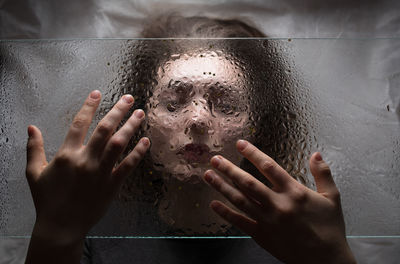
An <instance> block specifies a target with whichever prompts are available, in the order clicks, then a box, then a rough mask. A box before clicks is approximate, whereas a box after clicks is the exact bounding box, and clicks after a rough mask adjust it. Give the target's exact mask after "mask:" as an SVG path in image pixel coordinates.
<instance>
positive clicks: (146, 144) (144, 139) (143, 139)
mask: <svg viewBox="0 0 400 264" xmlns="http://www.w3.org/2000/svg"><path fill="white" fill-rule="evenodd" d="M142 144H143V145H145V146H146V147H147V146H148V145H150V140H149V139H148V138H142Z"/></svg>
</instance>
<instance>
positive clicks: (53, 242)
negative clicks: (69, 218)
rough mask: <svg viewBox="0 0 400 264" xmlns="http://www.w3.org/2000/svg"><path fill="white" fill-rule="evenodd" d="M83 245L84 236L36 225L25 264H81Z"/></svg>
mask: <svg viewBox="0 0 400 264" xmlns="http://www.w3.org/2000/svg"><path fill="white" fill-rule="evenodd" d="M83 243H84V235H73V234H67V233H64V234H63V233H62V232H60V231H59V230H51V229H49V228H47V227H45V226H44V225H41V224H39V223H36V224H35V227H34V229H33V232H32V236H31V240H30V243H29V249H28V254H27V257H26V260H25V263H26V264H34V263H41V264H47V263H52V264H53V263H60V264H61V263H68V264H70V263H79V262H80V260H81V257H82V251H83Z"/></svg>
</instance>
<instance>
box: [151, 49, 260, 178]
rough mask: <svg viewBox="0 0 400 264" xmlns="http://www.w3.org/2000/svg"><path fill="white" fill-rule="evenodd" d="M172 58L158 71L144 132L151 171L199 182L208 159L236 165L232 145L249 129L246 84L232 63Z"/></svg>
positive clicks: (204, 58)
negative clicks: (218, 158)
mask: <svg viewBox="0 0 400 264" xmlns="http://www.w3.org/2000/svg"><path fill="white" fill-rule="evenodd" d="M176 57H177V58H176V59H175V60H170V61H167V62H166V63H165V64H164V65H162V67H160V68H159V69H158V75H157V82H158V83H157V85H156V86H155V87H154V90H153V95H152V96H151V97H150V99H149V101H148V103H147V106H146V108H147V124H148V126H149V128H148V130H147V132H146V134H147V136H148V137H149V138H150V140H151V142H152V146H151V149H150V154H151V156H152V159H153V162H154V164H155V167H156V169H160V170H162V171H164V172H166V173H168V174H172V175H173V176H174V177H176V178H178V179H180V180H189V179H192V180H199V177H201V175H202V174H203V173H204V171H205V170H206V169H208V168H210V165H209V160H210V158H211V157H212V156H213V155H216V154H220V155H223V156H224V157H227V158H228V159H230V160H231V161H232V162H234V163H236V164H239V163H240V161H241V157H240V155H239V154H238V153H237V151H236V148H235V142H236V140H238V139H239V138H247V136H248V135H249V134H250V133H249V132H251V129H252V128H251V127H250V125H249V116H250V107H249V89H248V81H246V80H245V79H244V77H243V76H244V74H243V72H242V70H241V69H240V68H239V67H238V66H237V65H236V64H235V63H234V62H233V61H229V60H227V59H226V58H223V57H219V56H217V55H216V54H215V53H208V54H206V53H203V54H199V55H197V56H186V57H182V56H181V57H179V56H176Z"/></svg>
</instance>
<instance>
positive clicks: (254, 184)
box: [211, 155, 274, 205]
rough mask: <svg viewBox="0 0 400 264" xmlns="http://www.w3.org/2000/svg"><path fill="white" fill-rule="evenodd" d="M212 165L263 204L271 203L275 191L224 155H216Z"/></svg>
mask: <svg viewBox="0 0 400 264" xmlns="http://www.w3.org/2000/svg"><path fill="white" fill-rule="evenodd" d="M211 165H212V166H213V167H214V168H216V169H217V170H218V171H219V172H221V173H223V174H224V175H225V176H227V177H228V178H230V179H231V180H232V181H233V182H234V183H235V184H236V185H237V186H238V187H239V188H240V190H241V191H243V193H244V194H246V195H247V196H249V197H251V198H253V199H255V200H257V201H258V202H260V203H261V204H262V205H267V204H269V201H271V199H273V198H272V197H271V196H273V195H274V192H273V191H272V190H270V189H269V188H268V187H267V186H265V185H264V184H263V183H261V182H260V181H259V180H257V179H256V178H254V177H253V176H251V175H250V174H249V173H247V172H245V171H244V170H242V169H240V168H239V167H237V166H236V165H234V164H233V163H232V162H230V161H229V160H227V159H225V158H223V157H222V156H220V155H218V156H214V157H213V158H212V159H211Z"/></svg>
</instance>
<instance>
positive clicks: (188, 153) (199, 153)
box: [178, 143, 212, 163]
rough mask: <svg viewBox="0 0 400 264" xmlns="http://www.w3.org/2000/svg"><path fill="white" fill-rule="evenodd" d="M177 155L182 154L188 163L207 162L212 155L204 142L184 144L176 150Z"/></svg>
mask: <svg viewBox="0 0 400 264" xmlns="http://www.w3.org/2000/svg"><path fill="white" fill-rule="evenodd" d="M178 155H182V157H183V158H184V159H185V160H186V161H187V162H189V163H192V162H195V163H207V162H209V160H210V158H211V156H212V154H211V153H210V148H209V147H208V146H207V145H206V144H195V143H190V144H186V145H185V146H184V147H182V148H181V149H180V150H179V151H178Z"/></svg>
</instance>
